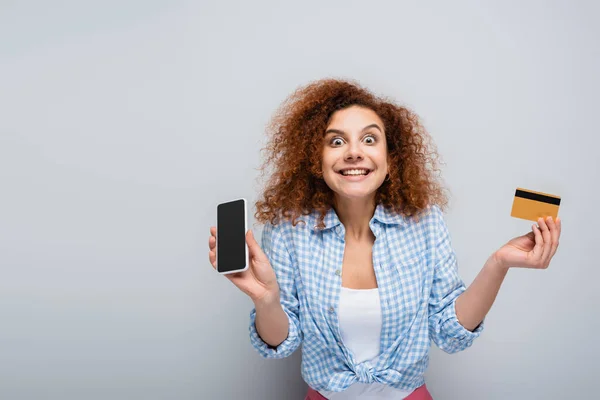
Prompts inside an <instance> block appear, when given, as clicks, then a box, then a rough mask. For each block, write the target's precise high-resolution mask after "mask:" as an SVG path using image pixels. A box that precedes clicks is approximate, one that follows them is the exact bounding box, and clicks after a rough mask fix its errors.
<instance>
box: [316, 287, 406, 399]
mask: <svg viewBox="0 0 600 400" xmlns="http://www.w3.org/2000/svg"><path fill="white" fill-rule="evenodd" d="M338 321H339V324H340V333H341V334H342V341H343V342H344V345H345V346H346V347H347V348H348V349H349V350H350V351H351V352H352V354H353V355H354V361H355V363H356V364H360V363H362V362H364V361H373V360H374V359H375V358H377V357H378V356H379V353H380V351H379V343H380V339H381V303H380V300H379V289H378V288H375V289H349V288H345V287H342V290H341V292H340V304H339V314H338ZM319 393H321V394H322V395H323V396H325V397H326V398H327V399H331V400H350V399H361V400H363V399H364V400H400V399H404V398H405V397H407V396H408V395H409V394H411V393H412V391H404V390H399V389H396V388H393V387H391V386H387V385H384V384H381V383H378V382H374V383H361V382H357V383H355V384H353V385H351V386H350V387H349V388H348V389H346V390H344V391H343V392H330V391H327V390H321V391H319Z"/></svg>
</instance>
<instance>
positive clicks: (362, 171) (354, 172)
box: [342, 169, 369, 176]
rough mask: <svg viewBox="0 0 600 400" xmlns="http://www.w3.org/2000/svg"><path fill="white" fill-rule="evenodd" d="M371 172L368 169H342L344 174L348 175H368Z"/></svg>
mask: <svg viewBox="0 0 600 400" xmlns="http://www.w3.org/2000/svg"><path fill="white" fill-rule="evenodd" d="M368 173H369V170H367V169H347V170H345V171H342V175H344V176H347V175H367V174H368Z"/></svg>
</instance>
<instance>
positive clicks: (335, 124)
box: [327, 106, 383, 130]
mask: <svg viewBox="0 0 600 400" xmlns="http://www.w3.org/2000/svg"><path fill="white" fill-rule="evenodd" d="M371 124H377V125H379V126H380V127H381V129H383V121H382V120H381V118H379V116H378V115H377V113H376V112H375V111H373V110H371V109H369V108H365V107H360V106H351V107H348V108H345V109H343V110H338V111H336V112H335V113H333V115H332V116H331V118H330V119H329V123H328V125H327V128H339V129H344V128H346V129H348V130H351V129H362V128H364V127H365V126H368V125H371Z"/></svg>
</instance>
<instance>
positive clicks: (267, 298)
mask: <svg viewBox="0 0 600 400" xmlns="http://www.w3.org/2000/svg"><path fill="white" fill-rule="evenodd" d="M253 302H254V308H255V309H256V310H259V309H260V310H269V309H273V308H277V307H281V301H280V298H279V292H277V293H272V294H266V295H264V296H263V297H261V298H260V299H256V300H253Z"/></svg>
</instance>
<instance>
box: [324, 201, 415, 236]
mask: <svg viewBox="0 0 600 400" xmlns="http://www.w3.org/2000/svg"><path fill="white" fill-rule="evenodd" d="M374 220H375V221H378V222H380V223H382V224H384V225H403V224H405V223H406V219H405V217H404V216H402V215H401V214H399V213H397V212H395V211H393V210H391V209H389V208H387V207H384V206H383V205H382V204H378V205H377V207H375V213H374V214H373V218H371V222H372V221H374ZM318 221H319V213H318V212H314V213H313V221H312V222H313V224H312V229H313V230H320V229H319V228H318V227H317V224H318ZM323 222H324V223H325V227H324V228H323V229H321V230H323V231H325V230H328V229H332V228H335V227H336V226H338V225H340V224H341V222H340V219H339V218H338V216H337V213H336V212H335V210H334V209H333V207H331V208H329V210H327V213H326V214H325V219H324V221H323Z"/></svg>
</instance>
